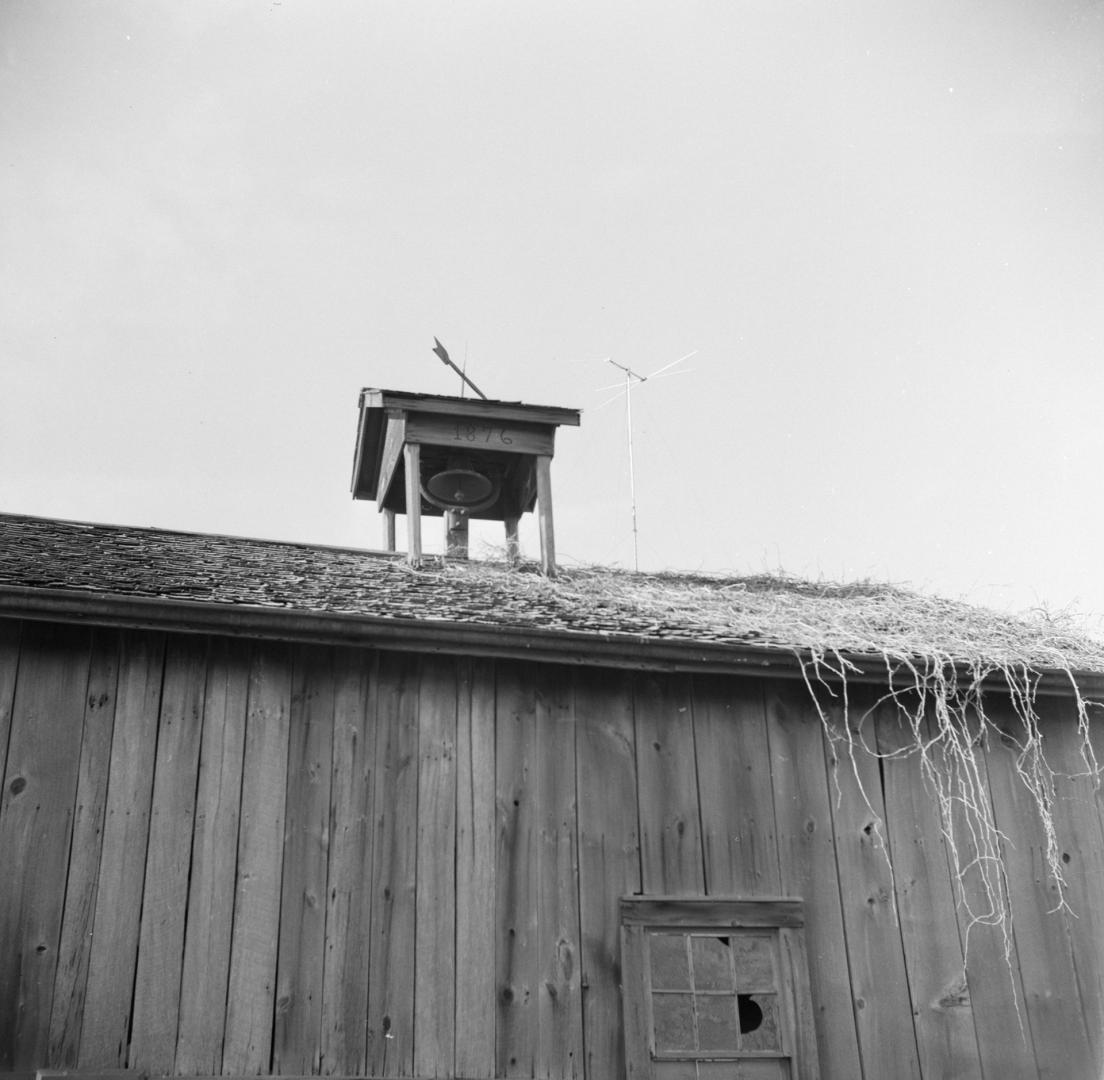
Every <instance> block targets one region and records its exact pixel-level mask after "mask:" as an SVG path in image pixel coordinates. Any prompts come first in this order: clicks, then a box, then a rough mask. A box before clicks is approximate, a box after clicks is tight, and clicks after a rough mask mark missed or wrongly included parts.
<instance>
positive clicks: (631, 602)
mask: <svg viewBox="0 0 1104 1080" xmlns="http://www.w3.org/2000/svg"><path fill="white" fill-rule="evenodd" d="M3 612H7V613H8V614H11V615H21V616H25V617H39V618H45V617H67V618H80V619H84V620H87V621H91V622H103V623H112V624H124V625H126V624H132V625H156V626H160V627H170V628H177V629H185V630H199V631H202V630H207V631H218V630H224V631H226V632H236V633H252V634H259V635H263V636H270V637H272V636H275V637H280V636H287V637H320V638H326V639H329V640H335V641H368V642H372V643H376V644H382V645H391V646H392V647H414V646H418V647H429V648H436V649H439V650H441V651H453V652H458V651H465V652H468V651H470V652H473V653H475V654H479V653H491V654H496V653H497V654H503V655H507V654H508V655H527V656H533V657H535V658H553V659H566V660H570V661H572V662H577V663H596V664H601V663H618V664H628V663H631V664H632V666H654V667H667V668H671V667H673V668H686V669H693V670H747V669H749V668H750V669H753V670H779V671H784V670H786V669H788V670H792V669H793V668H794V666H795V662H796V661H799V660H800V659H801V658H802V657H803V656H806V657H807V656H809V655H826V654H829V655H834V656H840V657H844V658H848V659H849V661H850V662H852V663H854V664H855V665H856V667H857V669H862V670H863V671H866V672H867V673H868V674H869V673H871V672H874V673H877V672H880V673H881V676H882V677H883V678H884V677H885V672H886V665H887V663H896V662H898V661H904V662H906V663H913V662H915V663H923V664H931V663H937V664H952V665H953V664H956V663H968V664H969V665H971V670H973V671H974V672H975V673H976V672H977V671H978V670H979V668H980V670H982V671H983V672H984V671H985V670H986V669H988V668H992V669H994V670H995V669H998V668H1007V667H1009V666H1015V665H1021V666H1024V667H1029V668H1031V669H1033V670H1037V671H1040V672H1044V673H1045V672H1057V673H1060V675H1061V676H1064V677H1065V678H1066V679H1067V681H1068V675H1069V673H1070V672H1071V671H1077V672H1085V673H1104V645H1101V644H1100V643H1098V642H1096V641H1094V640H1092V639H1090V638H1087V637H1085V636H1083V635H1081V634H1079V633H1076V632H1075V631H1073V630H1071V629H1070V628H1069V627H1067V626H1064V625H1062V624H1061V623H1058V622H1055V621H1053V620H1051V619H1049V618H1046V617H1042V616H1040V617H1037V618H1017V617H1012V616H1008V615H1004V614H998V613H995V612H992V611H987V610H984V609H980V608H976V607H972V606H970V605H967V604H963V603H958V602H953V601H946V600H936V599H933V598H930V597H924V596H921V595H918V594H916V593H912V592H908V591H906V590H902V589H899V588H895V587H891V586H886V585H876V584H871V583H858V584H850V585H836V584H827V583H814V582H805V581H798V580H794V579H790V578H786V577H779V576H773V575H757V576H751V577H723V576H713V575H700V574H667V573H665V574H646V573H633V572H629V571H623V570H614V569H598V568H578V569H565V570H562V571H561V573H560V575H559V576H558V577H557V578H556V579H555V580H554V581H549V580H547V579H545V578H543V577H542V576H540V575H539V574H538V573H536V571H535V569H534V568H533V567H531V566H527V565H523V566H521V567H520V568H510V567H507V566H504V565H501V564H492V563H485V562H470V563H464V562H450V563H444V562H442V561H439V560H430V561H429V562H428V563H427V564H426V565H424V566H422V567H421V568H418V569H414V568H412V567H410V566H408V565H407V563H406V561H405V560H404V559H403V558H402V557H401V556H396V555H393V554H389V553H381V552H371V551H361V550H355V549H349V548H335V547H322V546H315V545H307V544H294V543H285V542H280V541H272V540H256V539H243V538H237V537H227V536H213V535H206V534H199V533H184V532H171V531H167V530H161V529H151V528H129V527H124V526H118V525H94V524H84V523H78V522H67V521H56V520H49V519H43V518H34V517H25V516H16V515H0V613H3ZM1058 682H1059V683H1060V682H1061V678H1059V680H1058Z"/></svg>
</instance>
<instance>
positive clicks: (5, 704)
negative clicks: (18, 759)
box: [0, 619, 23, 780]
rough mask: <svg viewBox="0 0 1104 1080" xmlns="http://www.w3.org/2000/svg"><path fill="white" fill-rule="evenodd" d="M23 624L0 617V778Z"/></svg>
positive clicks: (6, 759)
mask: <svg viewBox="0 0 1104 1080" xmlns="http://www.w3.org/2000/svg"><path fill="white" fill-rule="evenodd" d="M22 630H23V624H22V623H21V622H20V621H19V620H18V619H0V780H3V778H4V775H5V769H6V766H7V761H8V741H9V736H10V734H11V714H12V701H13V699H14V697H15V680H16V675H17V673H18V671H19V638H20V635H21V634H22Z"/></svg>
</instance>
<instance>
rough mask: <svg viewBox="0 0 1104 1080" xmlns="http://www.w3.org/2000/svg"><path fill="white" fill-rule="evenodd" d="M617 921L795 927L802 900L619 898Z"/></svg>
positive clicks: (665, 925) (655, 924) (654, 924)
mask: <svg viewBox="0 0 1104 1080" xmlns="http://www.w3.org/2000/svg"><path fill="white" fill-rule="evenodd" d="M621 921H622V923H624V924H625V926H652V927H662V928H669V927H677V928H680V929H694V928H697V927H701V928H702V929H709V930H714V929H716V928H717V927H722V926H730V927H733V928H734V929H735V928H738V927H772V926H791V927H798V926H804V925H805V916H804V913H803V904H802V901H801V900H795V899H793V898H791V897H764V898H763V899H750V898H745V897H740V898H735V897H733V898H728V897H723V896H708V897H687V896H623V897H622V898H621Z"/></svg>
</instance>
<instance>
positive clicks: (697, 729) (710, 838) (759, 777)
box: [693, 677, 780, 896]
mask: <svg viewBox="0 0 1104 1080" xmlns="http://www.w3.org/2000/svg"><path fill="white" fill-rule="evenodd" d="M693 712H694V747H695V753H696V755H697V762H698V790H699V792H700V795H701V816H702V843H703V846H704V851H705V887H706V892H707V893H710V894H715V895H722V896H723V895H728V896H756V895H759V896H763V895H769V896H773V895H776V894H777V893H778V891H779V888H780V884H779V870H778V845H777V842H776V840H775V829H774V797H773V792H772V789H771V775H770V747H769V745H768V743H767V720H766V707H765V705H764V701H763V689H762V684H761V683H759V682H758V681H752V680H742V679H724V678H720V677H715V678H708V677H705V678H701V679H695V680H694V710H693Z"/></svg>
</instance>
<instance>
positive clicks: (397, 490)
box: [352, 389, 579, 576]
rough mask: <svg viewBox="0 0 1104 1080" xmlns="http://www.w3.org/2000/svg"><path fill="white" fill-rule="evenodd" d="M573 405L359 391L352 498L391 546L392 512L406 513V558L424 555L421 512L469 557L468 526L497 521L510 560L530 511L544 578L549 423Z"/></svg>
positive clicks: (570, 417)
mask: <svg viewBox="0 0 1104 1080" xmlns="http://www.w3.org/2000/svg"><path fill="white" fill-rule="evenodd" d="M578 424H579V411H578V410H577V409H562V408H555V407H551V406H542V405H525V404H522V403H521V402H512V401H489V400H487V399H481V400H477V399H474V398H460V397H445V396H442V395H436V394H410V393H404V392H402V391H396V390H375V389H366V390H363V391H361V395H360V422H359V425H358V427H357V441H356V452H355V456H354V459H353V483H352V492H353V498H354V499H372V500H374V501H375V502H376V505H377V506H378V507H379V509H380V512H381V513H382V514H383V518H384V529H385V542H386V546H387V550H388V551H394V550H395V515H396V514H404V515H405V516H406V534H407V558H408V559H409V561H410V562H411V563H414V564H417V563H419V562H420V561H421V558H422V526H421V520H422V518H423V517H442V518H444V521H445V550H446V554H447V556H449V557H450V558H467V553H468V523H469V522H470V521H472V520H484V521H501V522H503V524H504V527H505V533H506V551H507V557H508V558H509V559H510V561H516V560H517V559H518V558H519V554H520V553H519V550H518V520H519V519H520V518H521V516H522V514H525V513H528V512H530V511H535V512H536V514H537V520H538V525H539V532H540V544H541V569H542V571H543V572H544V573H545V574H546V575H548V576H552V575H553V574H554V573H555V569H556V547H555V538H554V530H553V521H552V486H551V472H550V466H551V461H552V454H553V450H554V445H555V438H556V428H557V427H559V426H561V425H569V426H575V427H577V426H578Z"/></svg>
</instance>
